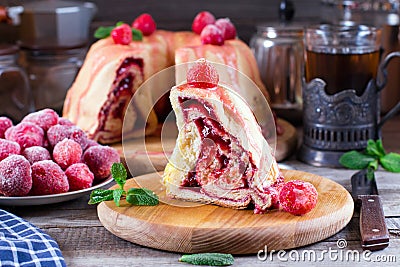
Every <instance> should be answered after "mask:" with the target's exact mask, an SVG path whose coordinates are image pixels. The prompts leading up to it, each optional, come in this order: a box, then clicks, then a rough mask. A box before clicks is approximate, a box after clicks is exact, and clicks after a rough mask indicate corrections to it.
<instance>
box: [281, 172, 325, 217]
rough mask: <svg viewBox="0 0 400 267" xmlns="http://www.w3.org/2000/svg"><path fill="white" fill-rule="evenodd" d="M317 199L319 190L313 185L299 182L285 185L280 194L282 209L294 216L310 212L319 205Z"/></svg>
mask: <svg viewBox="0 0 400 267" xmlns="http://www.w3.org/2000/svg"><path fill="white" fill-rule="evenodd" d="M317 199H318V192H317V189H315V187H314V186H313V185H312V184H311V183H309V182H304V181H299V180H292V181H289V182H287V183H285V184H284V185H283V187H282V189H281V192H280V193H279V202H280V205H281V207H282V209H283V210H284V211H287V212H289V213H291V214H293V215H303V214H306V213H308V212H310V211H311V210H312V209H313V208H314V207H315V206H316V205H317Z"/></svg>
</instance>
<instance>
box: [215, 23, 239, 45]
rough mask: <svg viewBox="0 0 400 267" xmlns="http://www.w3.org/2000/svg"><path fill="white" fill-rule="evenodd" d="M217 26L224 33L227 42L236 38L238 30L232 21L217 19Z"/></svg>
mask: <svg viewBox="0 0 400 267" xmlns="http://www.w3.org/2000/svg"><path fill="white" fill-rule="evenodd" d="M215 26H217V27H218V28H219V29H220V30H221V31H222V36H223V37H224V39H225V40H230V39H235V38H236V28H235V25H233V23H232V22H231V20H230V19H228V18H224V19H217V21H216V22H215Z"/></svg>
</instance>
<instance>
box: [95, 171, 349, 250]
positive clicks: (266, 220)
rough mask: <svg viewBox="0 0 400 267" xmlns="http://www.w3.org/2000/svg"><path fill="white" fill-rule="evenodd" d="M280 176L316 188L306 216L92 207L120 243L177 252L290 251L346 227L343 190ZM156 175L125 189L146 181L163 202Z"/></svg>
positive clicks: (292, 174) (204, 208) (313, 178)
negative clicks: (315, 198)
mask: <svg viewBox="0 0 400 267" xmlns="http://www.w3.org/2000/svg"><path fill="white" fill-rule="evenodd" d="M282 172H283V174H284V176H285V180H292V179H300V180H304V181H309V182H311V183H312V184H313V185H314V186H315V187H316V188H317V191H318V203H317V206H316V207H315V208H314V209H313V210H312V211H311V212H309V213H308V214H306V215H303V216H294V215H291V214H289V213H287V212H283V211H279V210H273V211H270V212H268V213H266V214H253V211H252V210H234V209H230V208H223V207H219V206H215V205H194V206H192V207H181V206H174V205H168V204H165V203H163V202H160V204H159V205H157V206H130V205H128V204H127V203H126V202H124V201H122V203H121V206H120V207H116V205H115V204H114V202H113V201H107V202H102V203H100V204H99V205H98V208H97V211H98V216H99V219H100V222H101V223H102V224H103V226H104V227H105V228H106V229H107V230H108V231H110V232H111V233H113V234H115V235H116V236H118V237H120V238H122V239H125V240H128V241H130V242H133V243H136V244H139V245H143V246H147V247H152V248H156V249H161V250H167V251H173V252H180V253H201V252H224V253H232V254H250V253H257V252H258V251H259V250H263V249H264V248H265V246H267V248H268V250H269V251H270V250H273V249H274V250H279V249H290V248H295V247H300V246H304V245H308V244H311V243H315V242H317V241H320V240H323V239H325V238H327V237H329V236H332V235H333V234H335V233H337V232H338V231H340V230H341V229H342V228H343V227H345V226H346V225H347V223H348V222H349V221H350V219H351V217H352V215H353V209H354V204H353V200H352V198H351V196H350V194H349V193H348V192H347V190H346V189H345V188H343V187H342V186H341V185H339V184H337V183H335V182H333V181H332V180H329V179H327V178H323V177H321V176H318V175H314V174H310V173H306V172H301V171H295V170H282ZM160 175H161V173H152V174H147V175H143V176H140V177H136V178H134V179H130V180H128V181H127V184H126V186H125V188H130V187H137V186H138V185H137V183H136V180H137V181H140V182H139V184H141V185H143V183H144V182H146V181H147V184H148V185H150V187H152V184H153V185H154V188H155V189H156V192H157V188H156V187H157V185H158V188H159V191H158V192H157V193H158V194H159V196H160V200H165V199H166V196H165V191H160V190H161V188H160V177H161V176H160ZM148 188H149V187H148ZM149 189H152V188H149ZM153 191H154V190H153ZM163 192H164V195H163ZM176 203H178V202H176ZM185 203H188V204H190V203H189V202H185ZM181 204H182V202H181ZM193 204H194V203H193Z"/></svg>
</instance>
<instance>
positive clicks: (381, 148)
mask: <svg viewBox="0 0 400 267" xmlns="http://www.w3.org/2000/svg"><path fill="white" fill-rule="evenodd" d="M376 147H377V148H378V151H379V154H380V155H381V156H385V155H386V151H385V149H384V148H383V144H382V140H381V139H378V140H376Z"/></svg>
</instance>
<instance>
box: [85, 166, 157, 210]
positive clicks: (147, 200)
mask: <svg viewBox="0 0 400 267" xmlns="http://www.w3.org/2000/svg"><path fill="white" fill-rule="evenodd" d="M111 176H112V177H113V179H114V181H115V182H116V183H117V184H118V185H119V188H117V189H96V190H93V191H92V193H91V194H90V199H89V202H88V203H89V204H97V203H100V202H102V201H109V200H114V202H115V205H117V207H119V204H120V201H121V199H122V198H124V197H125V198H126V201H127V202H128V203H129V204H131V205H136V206H155V205H157V204H158V203H159V200H158V196H157V195H156V194H155V193H154V192H153V191H151V190H149V189H147V188H130V189H129V190H128V193H127V192H126V191H125V190H124V186H125V183H126V178H127V177H128V174H127V171H126V169H125V167H124V165H123V164H122V163H113V165H112V166H111Z"/></svg>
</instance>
